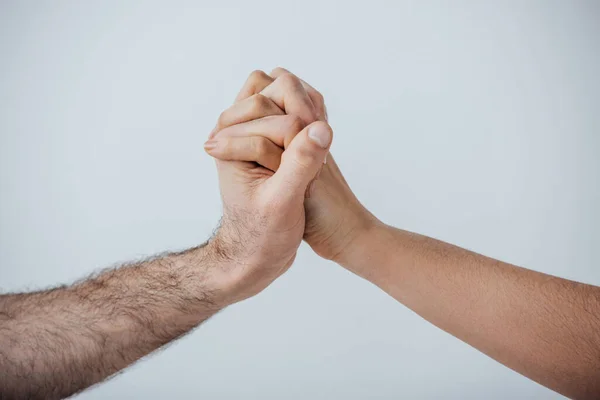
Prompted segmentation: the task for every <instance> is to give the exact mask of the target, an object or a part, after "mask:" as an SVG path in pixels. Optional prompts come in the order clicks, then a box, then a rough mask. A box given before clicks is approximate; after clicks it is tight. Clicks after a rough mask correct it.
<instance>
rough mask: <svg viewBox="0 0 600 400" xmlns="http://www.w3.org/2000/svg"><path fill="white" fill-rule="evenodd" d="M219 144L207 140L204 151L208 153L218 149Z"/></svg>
mask: <svg viewBox="0 0 600 400" xmlns="http://www.w3.org/2000/svg"><path fill="white" fill-rule="evenodd" d="M217 143H218V142H217V141H216V140H207V141H206V143H204V150H206V151H208V150H212V149H214V148H215V147H217Z"/></svg>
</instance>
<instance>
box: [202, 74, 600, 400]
mask: <svg viewBox="0 0 600 400" xmlns="http://www.w3.org/2000/svg"><path fill="white" fill-rule="evenodd" d="M249 81H251V82H252V83H250V84H247V87H249V88H251V89H250V90H247V91H246V92H244V91H242V93H241V96H240V97H238V102H237V103H236V104H235V105H234V106H232V107H231V108H229V109H228V110H227V111H225V112H224V113H223V115H224V117H223V118H222V119H221V120H220V124H219V125H217V128H216V129H215V132H214V133H213V135H212V137H211V139H210V140H209V141H208V142H207V145H206V151H207V152H208V153H209V154H210V155H212V156H214V157H216V158H218V159H222V160H238V161H241V160H244V161H252V162H255V163H257V164H258V165H262V166H263V167H264V168H265V169H271V170H273V171H277V169H278V163H279V159H280V158H281V156H282V154H283V157H284V158H285V151H284V149H286V148H287V143H289V142H290V140H292V139H293V137H294V129H295V128H292V127H291V124H290V122H289V121H290V119H289V118H290V117H293V116H294V115H296V116H298V115H303V114H301V113H305V111H304V110H300V113H298V111H297V109H295V110H291V109H290V107H289V106H288V105H289V104H300V103H299V102H294V100H293V98H294V96H297V97H298V98H300V99H301V98H304V97H306V95H308V96H309V97H310V99H311V101H312V103H313V106H314V107H315V108H316V109H317V115H318V118H319V119H321V120H326V112H325V104H324V101H323V97H322V96H321V95H320V94H319V93H318V92H317V91H316V90H315V89H314V88H312V87H311V86H310V85H308V84H307V83H306V82H304V81H302V80H300V79H299V78H297V77H295V76H294V75H293V74H291V73H290V72H289V71H286V70H284V69H282V68H277V69H275V70H274V71H273V72H272V73H271V74H270V75H266V74H264V73H262V72H260V71H257V72H255V73H253V75H251V79H250V80H249ZM277 86H278V87H287V88H288V89H287V92H288V95H287V97H285V96H279V97H278V96H273V88H274V87H277ZM302 90H305V91H306V93H303V92H302ZM256 93H258V94H256ZM295 113H297V114H295ZM285 118H288V119H285ZM296 129H297V128H296ZM266 141H269V142H271V143H263V142H266ZM257 143H261V145H260V146H257V145H256V144H257ZM309 194H310V196H309V198H308V199H307V200H306V202H305V208H306V229H305V232H304V239H305V240H306V241H307V243H308V244H309V245H310V246H311V247H312V248H313V249H314V250H315V252H316V253H317V254H319V255H321V256H322V257H324V258H326V259H329V260H333V261H335V262H337V263H338V264H340V265H341V266H343V267H344V268H347V269H348V270H350V271H352V272H354V273H355V274H357V275H359V276H361V277H363V278H365V279H367V280H369V281H371V282H372V283H374V284H375V285H377V286H379V287H380V288H381V289H383V290H384V291H386V292H387V293H389V294H390V295H391V296H393V297H394V298H395V299H396V300H398V301H399V302H401V303H402V304H404V305H405V306H407V307H409V308H410V309H412V310H413V311H415V312H416V313H417V314H419V315H421V316H422V317H423V318H425V319H426V320H428V321H430V322H431V323H433V324H435V325H437V326H438V327H440V328H442V329H444V330H445V331H447V332H449V333H450V334H452V335H454V336H456V337H457V338H459V339H461V340H463V341H464V342H466V343H468V344H470V345H471V346H473V347H475V348H477V349H479V350H480V351H482V352H483V353H485V354H487V355H489V356H490V357H492V358H494V359H496V360H497V361H499V362H501V363H502V364H504V365H506V366H508V367H509V368H512V369H513V370H515V371H517V372H519V373H521V374H523V375H525V376H527V377H529V378H531V379H533V380H535V381H536V382H539V383H540V384H542V385H544V386H546V387H548V388H550V389H553V390H555V391H557V392H559V393H562V394H564V395H565V396H569V397H572V398H576V399H598V398H600V287H598V286H593V285H587V284H583V283H578V282H573V281H569V280H566V279H561V278H558V277H554V276H550V275H546V274H543V273H539V272H535V271H531V270H528V269H525V268H520V267H517V266H514V265H510V264H507V263H504V262H501V261H498V260H494V259H491V258H488V257H485V256H482V255H480V254H476V253H474V252H471V251H468V250H465V249H462V248H460V247H457V246H453V245H451V244H448V243H444V242H441V241H439V240H435V239H432V238H429V237H426V236H422V235H418V234H415V233H411V232H407V231H404V230H400V229H396V228H393V227H391V226H388V225H386V224H384V223H382V222H381V221H379V220H378V219H377V218H375V217H374V216H373V215H372V214H371V213H369V212H368V211H367V210H366V209H365V208H364V207H363V206H362V205H361V204H360V202H359V201H358V200H357V198H356V196H355V195H354V194H353V192H352V191H351V190H350V187H349V186H348V184H347V183H346V181H345V180H344V177H343V176H342V173H341V172H340V170H339V168H338V167H337V165H336V163H335V161H334V160H333V157H331V155H329V156H328V158H327V164H326V165H325V166H324V167H323V168H322V170H321V172H320V174H319V178H318V179H317V180H315V181H314V182H313V183H312V184H311V185H310V190H309Z"/></svg>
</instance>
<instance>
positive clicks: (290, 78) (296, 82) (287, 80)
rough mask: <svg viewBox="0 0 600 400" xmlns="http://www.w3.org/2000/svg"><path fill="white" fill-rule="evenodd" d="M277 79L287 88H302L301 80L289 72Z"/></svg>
mask: <svg viewBox="0 0 600 400" xmlns="http://www.w3.org/2000/svg"><path fill="white" fill-rule="evenodd" d="M277 79H279V80H280V81H281V84H282V85H284V86H286V87H291V88H297V87H299V86H302V83H301V82H300V79H298V77H297V76H296V75H294V74H292V73H289V72H286V73H284V74H282V75H280V76H279V78H277Z"/></svg>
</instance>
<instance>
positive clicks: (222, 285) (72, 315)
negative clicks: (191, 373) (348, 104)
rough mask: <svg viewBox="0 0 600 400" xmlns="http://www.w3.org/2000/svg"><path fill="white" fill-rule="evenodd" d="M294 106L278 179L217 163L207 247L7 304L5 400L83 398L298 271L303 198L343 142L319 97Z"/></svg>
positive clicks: (3, 312) (1, 329) (1, 317)
mask: <svg viewBox="0 0 600 400" xmlns="http://www.w3.org/2000/svg"><path fill="white" fill-rule="evenodd" d="M244 90H248V88H247V87H245V89H244ZM276 94H277V93H276ZM295 101H296V103H294V101H292V102H291V105H292V109H293V107H294V106H293V104H296V106H301V107H304V108H302V109H303V110H304V114H303V117H304V120H303V122H302V127H301V128H300V129H301V131H300V132H299V133H297V132H298V131H296V132H295V134H294V137H293V140H291V141H290V142H289V146H288V148H287V150H286V152H285V155H284V157H283V159H282V160H281V163H279V160H278V171H277V172H276V173H275V172H273V171H271V170H268V169H265V168H263V167H260V166H257V165H256V164H254V163H249V162H239V161H218V162H217V171H218V174H219V182H220V189H221V198H222V201H223V218H222V223H221V227H220V229H218V232H217V233H216V235H215V236H214V238H213V239H211V240H210V241H209V242H208V243H207V244H206V245H203V246H199V247H197V248H193V249H190V250H188V251H184V252H182V253H173V254H167V255H164V256H160V257H157V258H154V259H151V260H148V261H143V262H139V263H136V264H132V265H127V266H123V267H121V268H117V269H115V270H110V271H106V272H103V273H100V274H99V275H97V276H96V277H93V278H90V279H87V280H84V281H81V282H79V283H76V284H74V285H71V286H62V287H58V288H56V289H52V290H47V291H40V292H36V293H21V294H5V295H2V296H0V371H1V372H0V399H25V398H26V399H59V398H63V397H67V396H70V395H72V394H74V393H77V392H79V391H81V390H83V389H85V388H87V387H89V386H91V385H93V384H95V383H97V382H100V381H102V380H104V379H106V378H107V377H109V376H111V375H113V374H115V373H116V372H118V371H120V370H122V369H123V368H125V367H127V366H128V365H130V364H131V363H133V362H135V361H136V360H138V359H139V358H141V357H143V356H145V355H147V354H149V353H151V352H152V351H154V350H156V349H157V348H159V347H161V346H162V345H164V344H166V343H168V342H170V341H172V340H174V339H176V338H178V337H181V336H182V335H184V334H186V333H187V332H189V331H190V330H191V329H193V328H194V327H196V326H197V325H199V324H200V323H202V321H204V320H206V319H207V318H209V317H210V316H211V315H213V314H214V313H216V312H217V311H219V310H221V309H223V308H225V307H226V306H228V305H230V304H233V303H235V302H238V301H241V300H244V299H246V298H248V297H251V296H253V295H255V294H257V293H259V292H260V291H261V290H263V289H264V288H265V287H267V286H268V285H269V284H270V283H271V282H272V281H273V280H275V279H276V278H277V277H279V276H280V275H281V274H283V273H284V272H285V271H286V270H287V269H288V268H289V267H290V266H291V264H292V262H293V261H294V258H295V256H296V251H297V249H298V246H299V245H300V243H301V242H302V236H303V234H304V227H305V209H304V197H305V194H306V193H307V189H308V187H309V185H310V183H311V182H312V181H313V180H314V178H315V177H316V175H317V174H318V171H319V170H320V168H321V166H322V165H323V162H324V161H325V157H326V155H327V153H328V149H329V146H330V145H331V140H332V131H331V128H330V127H329V126H328V125H327V123H325V122H322V121H317V122H314V123H311V122H313V121H314V120H315V119H316V117H317V115H316V113H315V111H314V109H312V108H306V105H307V104H310V103H309V102H310V99H308V97H306V98H304V99H302V98H300V99H297V100H295ZM302 102H305V103H306V104H304V105H303V104H302ZM310 107H312V105H311V106H310ZM296 126H299V125H296ZM296 133H297V134H296ZM275 147H276V146H275Z"/></svg>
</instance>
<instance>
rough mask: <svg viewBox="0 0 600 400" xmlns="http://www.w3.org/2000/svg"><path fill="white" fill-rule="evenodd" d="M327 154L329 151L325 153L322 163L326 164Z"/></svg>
mask: <svg viewBox="0 0 600 400" xmlns="http://www.w3.org/2000/svg"><path fill="white" fill-rule="evenodd" d="M328 154H329V153H327V154H325V158H324V159H323V164H327V155H328Z"/></svg>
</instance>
